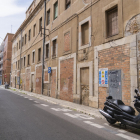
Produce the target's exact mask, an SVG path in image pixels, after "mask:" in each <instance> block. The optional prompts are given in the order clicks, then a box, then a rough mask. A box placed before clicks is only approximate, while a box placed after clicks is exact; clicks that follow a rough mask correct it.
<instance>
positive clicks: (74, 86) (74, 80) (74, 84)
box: [58, 53, 77, 96]
mask: <svg viewBox="0 0 140 140" xmlns="http://www.w3.org/2000/svg"><path fill="white" fill-rule="evenodd" d="M70 58H74V64H73V65H74V66H73V96H76V85H77V84H76V53H73V54H71V55H66V56H62V57H59V62H58V64H59V71H58V79H59V81H58V94H60V62H61V61H63V60H67V59H70Z"/></svg>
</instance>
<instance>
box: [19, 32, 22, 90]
mask: <svg viewBox="0 0 140 140" xmlns="http://www.w3.org/2000/svg"><path fill="white" fill-rule="evenodd" d="M21 52H22V30H21V41H20V71H19V89H20V77H21V76H20V75H21Z"/></svg>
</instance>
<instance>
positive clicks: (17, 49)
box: [17, 43, 18, 51]
mask: <svg viewBox="0 0 140 140" xmlns="http://www.w3.org/2000/svg"><path fill="white" fill-rule="evenodd" d="M17 51H18V43H17Z"/></svg>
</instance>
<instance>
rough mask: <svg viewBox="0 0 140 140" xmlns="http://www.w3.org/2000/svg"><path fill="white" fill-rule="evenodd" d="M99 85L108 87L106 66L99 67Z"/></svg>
mask: <svg viewBox="0 0 140 140" xmlns="http://www.w3.org/2000/svg"><path fill="white" fill-rule="evenodd" d="M99 86H100V87H108V68H103V69H99Z"/></svg>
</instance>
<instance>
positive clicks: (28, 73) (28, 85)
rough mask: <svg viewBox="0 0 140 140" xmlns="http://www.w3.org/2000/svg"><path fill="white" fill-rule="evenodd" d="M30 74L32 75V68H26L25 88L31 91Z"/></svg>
mask: <svg viewBox="0 0 140 140" xmlns="http://www.w3.org/2000/svg"><path fill="white" fill-rule="evenodd" d="M30 75H31V70H30V69H27V70H26V76H25V77H26V81H25V90H26V91H30V79H31V78H30Z"/></svg>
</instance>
